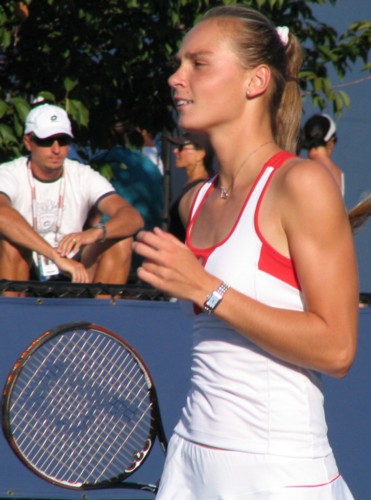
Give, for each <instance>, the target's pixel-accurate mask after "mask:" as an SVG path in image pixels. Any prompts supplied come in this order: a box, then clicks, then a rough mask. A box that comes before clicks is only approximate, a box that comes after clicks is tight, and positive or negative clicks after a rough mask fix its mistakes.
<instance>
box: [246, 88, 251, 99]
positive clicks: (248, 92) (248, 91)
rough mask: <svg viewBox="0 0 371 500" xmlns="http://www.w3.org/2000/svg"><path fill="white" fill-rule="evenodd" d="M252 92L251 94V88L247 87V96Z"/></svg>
mask: <svg viewBox="0 0 371 500" xmlns="http://www.w3.org/2000/svg"><path fill="white" fill-rule="evenodd" d="M250 94H251V90H250V89H247V90H246V96H247V97H250Z"/></svg>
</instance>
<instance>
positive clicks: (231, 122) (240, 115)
mask: <svg viewBox="0 0 371 500" xmlns="http://www.w3.org/2000/svg"><path fill="white" fill-rule="evenodd" d="M176 59H177V62H178V65H177V69H176V71H175V73H174V74H172V75H171V76H170V78H169V84H170V87H171V92H172V97H173V101H174V104H175V107H176V109H177V111H178V113H179V127H181V128H182V129H183V130H187V131H192V132H195V131H197V132H202V133H204V134H206V135H207V136H208V138H209V140H210V143H211V146H212V148H213V151H214V154H215V156H216V159H217V162H216V164H217V168H218V175H217V176H215V177H214V178H212V179H210V180H209V181H208V182H206V183H205V184H204V185H203V186H202V187H201V188H199V186H195V187H194V188H193V189H191V190H189V191H188V192H187V193H186V194H185V196H183V198H182V201H181V203H180V207H179V209H180V213H181V215H182V220H183V221H184V223H187V221H188V224H187V236H186V242H185V244H184V243H182V242H180V241H179V240H178V239H177V238H176V237H174V236H173V235H171V234H169V233H168V232H165V231H163V230H161V229H160V228H155V229H154V231H151V232H148V231H140V232H139V233H138V235H137V236H136V238H135V241H134V243H133V248H134V250H135V251H136V252H138V253H139V254H140V255H141V256H142V257H143V258H144V262H143V265H142V266H141V267H140V268H139V269H138V276H139V278H140V279H141V280H143V281H145V282H147V283H149V284H150V285H151V286H153V287H156V288H157V289H160V290H162V291H163V292H165V293H167V294H169V295H170V296H171V297H175V298H178V299H180V300H181V301H182V302H184V307H185V308H186V309H187V310H188V312H189V313H190V314H192V315H193V317H194V324H193V351H192V367H191V381H190V389H189V393H188V396H187V398H186V401H185V403H184V408H183V410H182V413H181V416H180V420H179V422H178V423H177V425H176V427H175V430H174V433H173V436H172V437H171V440H170V443H169V447H168V450H167V455H166V461H165V467H164V471H163V474H162V477H161V480H160V486H159V492H158V494H157V497H156V500H177V499H179V498H181V499H182V500H200V499H202V500H211V499H216V498H217V499H219V500H227V499H244V500H253V499H254V500H255V499H256V500H257V499H263V498H264V499H270V500H273V499H274V500H281V499H282V500H283V499H284V500H289V499H290V500H291V499H292V500H298V499H300V500H304V499H305V500H309V499H310V500H330V499H331V500H350V499H352V498H353V497H352V494H351V492H350V491H349V488H348V487H347V485H346V482H345V481H344V479H343V477H342V476H341V475H340V473H339V470H338V467H337V464H336V460H335V458H334V455H333V452H332V449H331V446H330V444H329V441H328V436H327V424H326V419H325V414H324V394H323V391H322V384H321V377H320V375H319V374H320V373H324V374H326V375H328V376H333V377H339V378H340V377H344V376H345V375H346V374H347V373H348V371H349V369H350V367H351V365H352V363H353V360H354V357H355V353H356V346H357V320H358V293H359V291H358V276H357V266H356V258H355V251H354V242H353V237H352V233H351V230H350V225H349V223H348V218H347V213H346V210H345V207H344V202H343V199H342V196H341V193H340V190H339V188H338V187H337V185H336V183H335V182H334V180H333V178H332V175H331V174H330V172H329V171H328V170H327V169H326V168H323V165H322V164H321V163H319V162H318V161H313V160H310V159H302V158H299V157H298V156H296V151H297V138H298V134H299V128H300V119H301V108H302V102H301V95H300V87H299V85H298V73H299V69H300V66H301V61H302V50H301V47H300V44H299V42H298V40H297V38H296V37H295V36H294V35H293V34H292V33H291V32H290V31H289V29H288V28H287V27H275V26H274V24H273V23H272V22H270V21H269V20H268V19H267V18H266V17H265V16H264V15H263V14H261V13H260V12H258V11H256V10H254V9H251V8H249V7H247V6H245V5H231V6H220V7H215V8H212V9H211V10H209V11H208V12H207V13H206V15H204V16H201V17H200V18H199V19H198V22H197V24H196V25H195V26H194V27H193V28H192V29H191V30H190V31H189V32H188V33H187V34H186V35H185V38H184V39H183V42H182V44H181V45H180V47H179V50H178V53H177V56H176ZM314 187H315V189H314ZM314 197H315V203H313V199H314ZM172 334H174V332H172ZM339 411H341V409H340V408H339Z"/></svg>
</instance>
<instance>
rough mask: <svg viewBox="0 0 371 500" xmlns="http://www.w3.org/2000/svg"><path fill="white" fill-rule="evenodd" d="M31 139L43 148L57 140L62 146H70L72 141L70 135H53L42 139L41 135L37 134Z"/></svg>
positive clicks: (48, 146)
mask: <svg viewBox="0 0 371 500" xmlns="http://www.w3.org/2000/svg"><path fill="white" fill-rule="evenodd" d="M30 139H31V141H32V142H33V143H34V144H36V146H40V147H41V148H50V147H52V146H53V144H54V143H55V141H57V142H58V144H59V146H61V147H63V146H69V145H70V144H71V142H72V139H71V137H70V136H69V135H52V136H51V137H46V138H45V139H40V138H39V137H36V135H32V136H31V137H30Z"/></svg>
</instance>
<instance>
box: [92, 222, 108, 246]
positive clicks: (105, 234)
mask: <svg viewBox="0 0 371 500" xmlns="http://www.w3.org/2000/svg"><path fill="white" fill-rule="evenodd" d="M93 228H94V229H101V230H102V231H103V238H102V239H101V240H100V241H101V243H104V242H105V241H106V239H107V228H106V225H105V223H104V222H98V224H96V225H95V226H93Z"/></svg>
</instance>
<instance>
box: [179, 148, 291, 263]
mask: <svg viewBox="0 0 371 500" xmlns="http://www.w3.org/2000/svg"><path fill="white" fill-rule="evenodd" d="M281 156H283V157H284V159H286V158H288V157H290V156H293V155H291V154H290V153H287V152H286V151H280V152H279V153H276V154H275V155H273V156H272V157H271V158H270V159H269V160H268V161H267V162H266V163H265V164H264V165H263V168H262V169H261V171H260V172H259V175H258V177H257V178H256V179H255V182H254V184H253V185H252V187H251V189H250V191H249V193H248V195H247V197H246V199H245V201H244V203H243V205H242V207H241V210H240V213H239V214H238V216H237V218H236V220H235V222H234V224H233V226H232V229H231V231H230V232H229V234H227V236H226V237H225V238H224V239H223V240H222V241H219V242H218V243H216V244H215V245H213V246H211V247H205V248H198V247H195V246H193V245H192V243H191V236H190V233H191V230H192V226H193V224H194V223H195V220H196V219H197V217H198V215H199V213H200V211H201V209H202V207H203V205H204V203H205V202H206V199H207V197H208V195H209V194H210V192H211V190H212V189H216V188H217V185H218V181H219V175H216V176H215V177H214V179H212V182H211V183H210V186H209V188H208V189H207V190H206V193H205V195H204V197H203V199H202V200H201V203H200V204H199V206H198V207H197V210H196V212H195V213H194V214H193V217H191V219H190V220H189V222H188V225H187V229H186V245H187V246H188V248H189V249H190V250H191V251H192V252H193V254H194V255H195V256H196V257H197V258H199V259H200V260H201V261H202V264H203V265H204V266H205V264H206V262H207V259H208V258H209V256H210V254H211V253H212V252H213V251H214V250H215V249H216V248H217V247H220V246H221V245H223V244H224V243H225V242H226V241H227V240H228V239H229V238H230V237H231V235H232V234H233V232H234V230H235V228H236V226H237V224H238V223H239V221H240V219H241V217H242V214H243V211H244V210H245V208H246V205H247V203H248V202H249V199H250V197H251V195H252V193H253V192H254V190H255V187H256V185H257V183H258V182H259V180H260V178H261V177H262V175H263V173H264V172H265V170H266V168H267V167H268V166H275V165H277V166H279V165H280V164H281V163H282V161H284V160H282V161H280V158H281ZM197 194H198V193H197ZM196 198H197V195H196V196H195V198H194V200H193V203H192V207H191V211H190V213H192V211H193V208H194V205H195V203H196Z"/></svg>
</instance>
